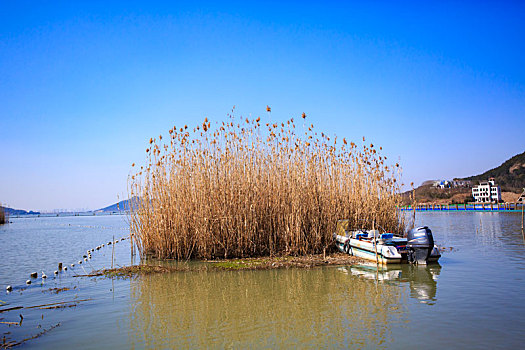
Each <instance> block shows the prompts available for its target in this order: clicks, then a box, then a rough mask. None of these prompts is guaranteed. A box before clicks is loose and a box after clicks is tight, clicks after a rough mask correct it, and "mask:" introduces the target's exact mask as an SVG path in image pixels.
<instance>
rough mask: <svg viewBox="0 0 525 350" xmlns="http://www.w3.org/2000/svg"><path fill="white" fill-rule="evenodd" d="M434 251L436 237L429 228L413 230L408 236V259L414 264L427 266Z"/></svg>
mask: <svg viewBox="0 0 525 350" xmlns="http://www.w3.org/2000/svg"><path fill="white" fill-rule="evenodd" d="M432 249H434V237H432V231H430V229H429V228H428V227H427V226H423V227H418V228H413V229H411V230H410V231H408V234H407V251H408V254H407V258H408V262H409V263H412V264H426V263H427V261H428V258H429V257H430V254H431V253H432Z"/></svg>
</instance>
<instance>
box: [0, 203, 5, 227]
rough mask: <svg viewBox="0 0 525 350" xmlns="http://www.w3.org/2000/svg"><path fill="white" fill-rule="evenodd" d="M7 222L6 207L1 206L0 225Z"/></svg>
mask: <svg viewBox="0 0 525 350" xmlns="http://www.w3.org/2000/svg"><path fill="white" fill-rule="evenodd" d="M5 222H6V217H5V211H4V207H2V206H1V205H0V225H2V224H5Z"/></svg>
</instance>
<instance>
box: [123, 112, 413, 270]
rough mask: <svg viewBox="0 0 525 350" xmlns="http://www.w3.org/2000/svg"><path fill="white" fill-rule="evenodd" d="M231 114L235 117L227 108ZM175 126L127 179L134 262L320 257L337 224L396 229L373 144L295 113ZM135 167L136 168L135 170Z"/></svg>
mask: <svg viewBox="0 0 525 350" xmlns="http://www.w3.org/2000/svg"><path fill="white" fill-rule="evenodd" d="M232 112H233V111H232ZM299 120H300V122H299V123H298V124H297V123H296V121H295V120H294V118H291V119H289V120H287V121H284V122H266V123H264V122H262V121H261V118H256V119H247V118H246V119H239V118H235V117H234V116H232V115H229V119H228V120H227V121H226V122H220V123H219V122H216V123H214V124H212V123H211V121H209V120H208V119H207V118H206V119H205V120H204V122H203V123H202V124H201V125H198V126H196V127H195V128H193V130H192V129H190V128H188V126H186V125H184V126H183V127H176V126H174V127H173V128H171V129H170V130H169V134H168V135H167V136H166V137H164V138H163V137H162V136H159V137H158V138H152V139H150V141H149V146H148V148H147V149H146V154H147V164H146V165H144V166H141V167H140V168H139V167H138V166H137V167H134V168H133V169H134V172H133V173H132V174H131V175H130V179H129V185H130V186H129V188H130V191H129V192H130V198H140V200H137V201H132V203H131V204H132V206H131V214H130V230H131V235H132V238H133V240H134V243H135V244H136V246H137V247H138V250H139V252H140V254H141V255H142V256H153V257H156V258H174V259H179V260H186V259H215V258H246V257H260V256H301V255H306V254H320V253H323V252H325V251H326V249H327V248H330V247H331V246H332V245H333V238H332V232H334V230H335V226H336V223H337V221H338V220H339V219H349V220H350V227H356V228H372V224H373V223H374V224H375V227H376V228H377V227H381V228H383V229H385V230H387V231H390V232H401V231H403V230H404V223H403V220H402V218H400V216H399V213H398V211H397V210H396V206H397V205H399V204H400V197H399V196H398V193H399V182H398V181H397V180H398V177H399V169H398V168H397V167H398V165H397V164H396V165H394V166H390V165H388V163H387V162H386V160H387V158H386V157H385V156H383V155H381V150H382V148H381V147H379V148H378V147H376V146H374V145H373V144H369V145H367V144H365V139H364V138H363V145H362V146H358V145H357V144H356V143H354V142H349V141H347V140H346V139H344V138H337V137H330V136H328V135H327V134H325V133H323V132H321V131H318V130H317V129H316V128H315V127H314V125H313V124H308V123H306V115H304V113H303V115H302V118H300V119H299ZM133 166H134V164H133Z"/></svg>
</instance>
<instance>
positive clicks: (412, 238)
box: [334, 220, 441, 264]
mask: <svg viewBox="0 0 525 350" xmlns="http://www.w3.org/2000/svg"><path fill="white" fill-rule="evenodd" d="M347 226H348V221H347V220H341V221H339V222H338V225H337V231H336V232H335V233H334V239H335V244H336V246H337V248H338V249H339V250H340V251H341V252H343V253H346V254H350V255H353V256H357V257H360V258H363V259H366V260H370V261H374V262H377V263H379V264H399V263H405V262H411V263H415V264H428V263H432V262H437V261H438V260H439V258H440V257H441V254H440V253H439V249H438V247H437V246H436V245H434V239H433V237H432V232H431V231H430V229H429V228H428V227H426V226H423V227H418V228H415V229H412V230H410V231H409V232H408V235H407V238H404V237H399V236H395V235H394V234H393V233H382V234H380V233H379V231H378V230H354V231H347V230H346V228H347Z"/></svg>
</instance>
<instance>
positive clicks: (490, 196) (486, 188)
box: [472, 177, 501, 203]
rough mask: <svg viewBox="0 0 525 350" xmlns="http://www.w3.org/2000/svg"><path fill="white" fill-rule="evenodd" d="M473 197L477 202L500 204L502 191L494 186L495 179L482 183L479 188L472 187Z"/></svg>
mask: <svg viewBox="0 0 525 350" xmlns="http://www.w3.org/2000/svg"><path fill="white" fill-rule="evenodd" d="M472 197H474V201H475V202H480V203H483V202H500V201H501V189H500V187H499V186H496V185H495V184H494V178H492V177H491V178H490V179H489V181H487V182H482V183H480V184H479V185H478V186H474V187H472Z"/></svg>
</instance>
